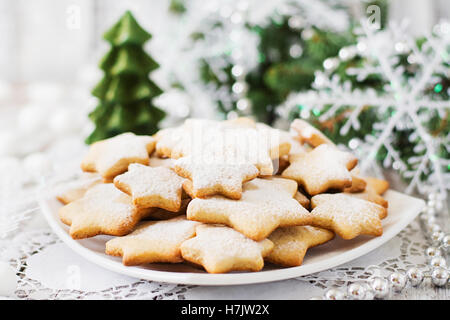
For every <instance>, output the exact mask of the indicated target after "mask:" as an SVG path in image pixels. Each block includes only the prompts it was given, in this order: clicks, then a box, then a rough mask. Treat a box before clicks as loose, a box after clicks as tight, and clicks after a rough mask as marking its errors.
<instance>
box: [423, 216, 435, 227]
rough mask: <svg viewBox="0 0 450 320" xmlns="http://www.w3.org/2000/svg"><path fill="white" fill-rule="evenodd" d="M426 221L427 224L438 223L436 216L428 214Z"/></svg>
mask: <svg viewBox="0 0 450 320" xmlns="http://www.w3.org/2000/svg"><path fill="white" fill-rule="evenodd" d="M425 223H426V224H427V226H432V225H434V224H436V217H434V216H429V215H427V218H426V220H425Z"/></svg>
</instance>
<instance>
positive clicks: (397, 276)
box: [389, 272, 407, 291]
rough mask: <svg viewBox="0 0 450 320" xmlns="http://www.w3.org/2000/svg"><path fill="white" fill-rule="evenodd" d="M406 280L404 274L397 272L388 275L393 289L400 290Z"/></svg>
mask: <svg viewBox="0 0 450 320" xmlns="http://www.w3.org/2000/svg"><path fill="white" fill-rule="evenodd" d="M406 281H407V278H406V276H405V275H403V274H401V273H399V272H394V273H391V274H390V275H389V282H390V283H391V285H392V288H393V289H394V290H395V291H402V290H403V288H404V287H405V286H406Z"/></svg>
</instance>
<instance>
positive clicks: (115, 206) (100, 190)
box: [58, 183, 150, 239]
mask: <svg viewBox="0 0 450 320" xmlns="http://www.w3.org/2000/svg"><path fill="white" fill-rule="evenodd" d="M149 212H150V210H145V209H144V210H142V209H138V208H136V207H135V206H133V203H132V202H131V198H130V197H129V196H128V195H127V194H125V193H123V192H122V191H120V190H118V189H117V188H116V187H114V185H113V184H112V183H106V184H97V185H95V186H94V187H92V188H91V189H89V190H88V191H87V192H86V193H85V194H84V196H83V197H82V198H81V199H78V200H75V201H73V202H71V203H69V204H67V205H65V206H64V207H62V208H60V209H59V212H58V214H59V217H60V219H61V221H62V222H63V223H65V224H67V225H69V226H70V236H71V237H72V238H73V239H82V238H88V237H93V236H96V235H98V234H107V235H113V236H123V235H126V234H128V233H130V232H131V231H132V230H133V228H134V227H135V226H136V224H137V223H138V222H139V220H141V219H142V218H144V217H146V216H147V215H148V213H149Z"/></svg>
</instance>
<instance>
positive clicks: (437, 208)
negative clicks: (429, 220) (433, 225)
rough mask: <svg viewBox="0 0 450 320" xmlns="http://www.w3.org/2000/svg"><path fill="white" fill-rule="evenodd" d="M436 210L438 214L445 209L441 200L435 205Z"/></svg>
mask: <svg viewBox="0 0 450 320" xmlns="http://www.w3.org/2000/svg"><path fill="white" fill-rule="evenodd" d="M434 208H435V209H436V211H437V212H440V211H441V210H442V209H444V202H443V201H441V200H437V201H436V204H435V205H434Z"/></svg>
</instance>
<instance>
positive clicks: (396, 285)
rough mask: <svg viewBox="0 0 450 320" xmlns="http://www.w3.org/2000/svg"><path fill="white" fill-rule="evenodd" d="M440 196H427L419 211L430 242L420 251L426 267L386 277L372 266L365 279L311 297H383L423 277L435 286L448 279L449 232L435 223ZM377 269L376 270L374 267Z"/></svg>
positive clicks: (419, 280)
mask: <svg viewBox="0 0 450 320" xmlns="http://www.w3.org/2000/svg"><path fill="white" fill-rule="evenodd" d="M440 200H442V199H439V196H438V195H437V194H435V193H431V194H430V195H429V196H428V201H427V206H426V207H425V208H424V210H423V211H422V213H421V214H420V221H421V223H422V224H421V226H422V229H423V230H424V231H425V234H426V237H427V238H428V239H429V242H430V243H431V246H429V247H428V248H426V249H425V252H424V255H425V258H426V260H427V264H428V267H427V268H417V267H412V268H409V269H408V270H407V271H406V272H401V271H396V272H393V273H391V274H390V275H389V276H388V277H387V278H383V277H381V276H379V273H378V272H376V270H375V271H374V270H372V271H371V272H372V276H370V277H369V278H368V279H367V282H366V283H362V284H361V283H351V284H350V285H348V287H347V289H346V290H341V289H338V288H332V289H328V290H327V291H326V292H325V293H324V295H323V296H322V297H314V298H313V299H324V300H342V299H350V300H361V299H371V298H376V299H384V298H387V297H389V296H390V295H391V294H394V293H399V292H401V291H402V290H403V289H404V288H406V287H408V286H410V287H418V286H420V285H421V284H422V283H424V280H425V279H430V280H431V283H432V284H433V285H434V286H437V287H444V286H446V285H448V284H449V283H450V281H449V279H450V269H449V268H448V266H447V260H446V258H445V256H446V255H447V254H448V252H449V251H450V234H445V233H444V232H443V231H442V230H441V227H440V226H439V225H438V224H437V217H436V215H437V212H439V211H441V210H442V209H443V206H441V205H437V204H438V203H440V204H442V201H440ZM378 271H379V270H378Z"/></svg>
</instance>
